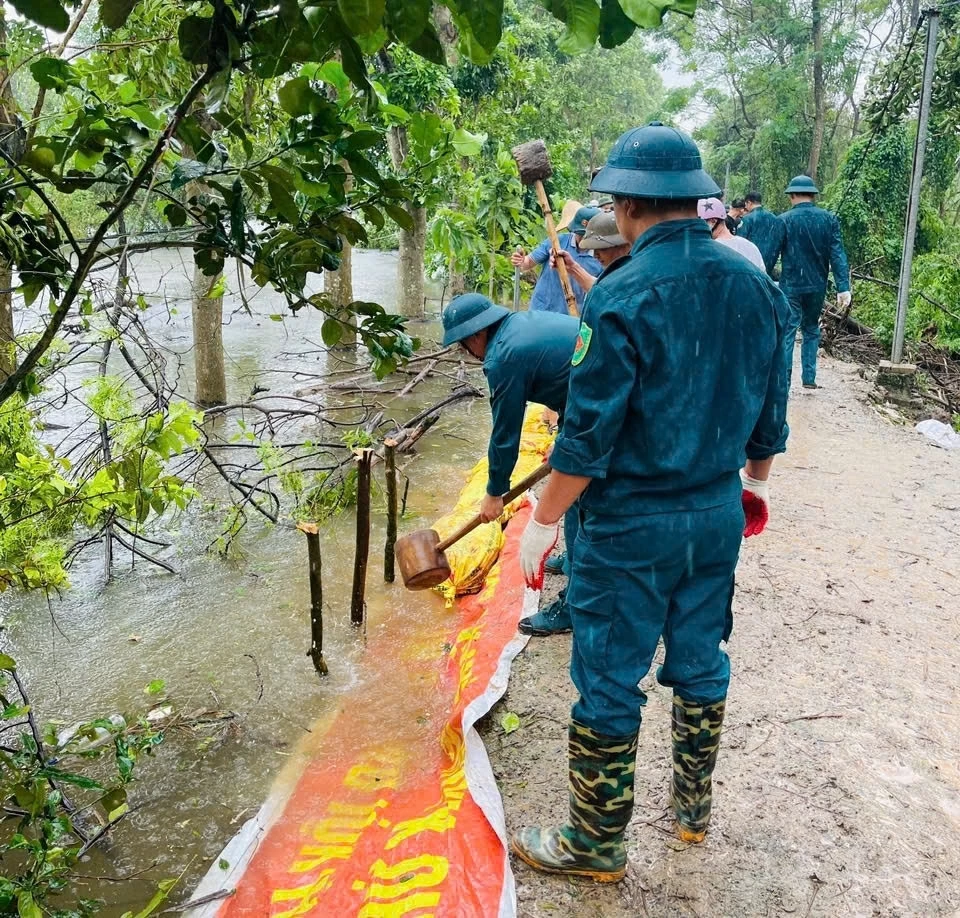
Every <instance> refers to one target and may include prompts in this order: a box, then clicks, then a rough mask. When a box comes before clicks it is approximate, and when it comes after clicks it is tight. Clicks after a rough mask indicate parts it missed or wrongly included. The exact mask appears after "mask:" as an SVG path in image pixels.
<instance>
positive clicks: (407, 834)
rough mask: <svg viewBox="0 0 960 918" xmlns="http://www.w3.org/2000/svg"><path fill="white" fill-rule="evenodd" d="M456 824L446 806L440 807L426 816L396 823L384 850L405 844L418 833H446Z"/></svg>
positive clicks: (455, 819)
mask: <svg viewBox="0 0 960 918" xmlns="http://www.w3.org/2000/svg"><path fill="white" fill-rule="evenodd" d="M456 824H457V817H456V816H454V815H453V813H451V812H450V810H449V808H447V807H446V806H440V807H439V809H436V810H433V811H432V812H430V813H427V814H426V816H418V817H417V818H416V819H405V820H403V822H398V823H397V824H396V825H395V826H394V827H393V831H392V832H391V833H390V838H389V839H387V843H386V844H385V845H384V848H385V849H386V850H387V851H390V850H392V849H393V848H396V847H397V845H399V844H400V843H401V842H405V841H406V840H407V839H408V838H412V837H413V836H414V835H417V834H418V833H420V832H448V831H449V830H450V829H452V828H453V827H454V826H455V825H456Z"/></svg>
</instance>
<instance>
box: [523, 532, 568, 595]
mask: <svg viewBox="0 0 960 918" xmlns="http://www.w3.org/2000/svg"><path fill="white" fill-rule="evenodd" d="M559 538H560V523H559V522H557V523H538V522H537V521H536V520H535V519H534V518H533V517H530V522H529V523H527V528H526V529H524V530H523V535H522V536H521V538H520V569H521V570H522V571H523V579H524V580H525V581H526V584H527V586H528V587H530V588H531V589H533V590H540V589H542V588H543V566H544V565H545V564H546V563H547V558H548V557H549V556H550V552H552V551H553V548H554V546H555V545H556V544H557V540H558V539H559Z"/></svg>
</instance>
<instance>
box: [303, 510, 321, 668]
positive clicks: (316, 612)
mask: <svg viewBox="0 0 960 918" xmlns="http://www.w3.org/2000/svg"><path fill="white" fill-rule="evenodd" d="M297 529H299V530H300V531H301V532H302V533H303V534H304V535H305V536H306V537H307V555H308V557H309V559H310V649H309V650H308V651H307V656H308V657H310V659H311V660H313V668H314V669H315V670H316V671H317V675H318V676H326V675H327V672H328V671H327V664H326V661H325V660H324V659H323V578H322V576H321V574H322V567H323V565H322V562H321V558H320V531H319V530H318V529H317V524H316V523H298V524H297Z"/></svg>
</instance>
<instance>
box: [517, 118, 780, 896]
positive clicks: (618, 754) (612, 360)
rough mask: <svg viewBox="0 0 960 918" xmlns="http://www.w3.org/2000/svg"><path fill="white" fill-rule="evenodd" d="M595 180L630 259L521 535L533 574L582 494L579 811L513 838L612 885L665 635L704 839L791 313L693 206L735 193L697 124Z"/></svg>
mask: <svg viewBox="0 0 960 918" xmlns="http://www.w3.org/2000/svg"><path fill="white" fill-rule="evenodd" d="M591 190H596V191H601V192H611V193H613V195H614V202H615V213H616V217H617V225H618V226H619V228H620V232H621V233H622V234H623V236H624V238H626V239H627V240H628V241H629V242H631V243H632V250H631V256H630V258H625V259H621V260H620V261H618V262H616V263H615V264H614V265H612V266H611V267H610V268H609V269H608V270H607V271H605V272H604V274H603V275H602V276H601V278H600V280H599V281H598V282H597V284H596V285H595V286H594V288H593V290H592V291H591V292H590V295H589V296H588V297H587V300H586V303H585V305H584V312H583V316H582V319H581V325H580V335H579V337H578V343H577V348H576V351H575V352H574V356H573V360H572V361H571V362H572V364H573V367H572V369H571V372H570V393H569V395H568V398H567V404H566V414H565V416H564V423H563V430H562V432H561V434H560V436H559V437H558V439H557V442H556V445H555V447H554V450H553V455H552V457H551V460H550V463H551V466H552V467H553V471H552V472H551V474H550V476H549V478H548V479H547V484H546V487H545V488H544V490H543V492H542V494H541V496H540V501H539V503H538V504H537V509H536V511H535V514H534V517H533V518H532V519H531V521H530V523H529V524H528V526H527V528H526V529H525V531H524V534H523V537H522V539H521V544H520V563H521V566H522V568H523V571H524V576H525V577H526V578H528V580H529V579H534V578H536V577H537V576H538V575H539V574H540V572H541V571H542V566H543V562H544V559H545V558H546V555H547V553H548V552H549V550H550V546H551V545H552V544H553V541H554V540H555V538H556V533H557V530H558V526H559V520H560V518H561V517H562V516H563V514H564V512H565V511H566V510H567V509H568V508H569V507H570V506H571V504H572V503H573V502H574V501H576V500H579V503H580V527H581V528H580V535H579V537H578V539H577V542H576V551H575V554H574V558H573V570H572V577H571V580H570V607H571V611H572V615H573V658H572V661H571V675H572V677H573V681H574V683H575V685H576V687H577V689H578V691H579V693H580V697H579V700H578V701H577V703H576V704H575V705H574V707H573V710H572V718H571V723H570V727H569V754H570V815H569V819H568V821H567V822H566V823H564V824H563V825H561V826H553V827H549V828H528V829H524V830H522V831H521V832H520V833H519V834H518V835H517V836H516V837H515V838H514V842H513V850H514V851H515V852H516V853H517V854H518V855H519V856H520V857H521V858H522V859H523V860H524V861H526V862H527V863H528V864H531V865H532V866H534V867H536V868H538V869H541V870H546V871H549V872H554V873H562V874H575V875H580V876H588V877H592V878H594V879H596V880H601V881H614V880H619V879H621V878H622V877H623V875H624V873H625V868H626V849H625V847H624V841H623V839H624V832H625V830H626V827H627V823H628V822H629V819H630V814H631V812H632V809H633V775H634V761H635V758H636V752H637V731H638V729H639V727H640V719H641V710H642V705H643V704H644V701H645V697H644V695H643V692H641V690H640V688H639V683H640V680H641V679H642V678H643V676H644V675H645V673H646V672H647V669H648V668H649V666H650V663H651V661H652V660H653V655H654V652H655V651H656V648H657V642H658V641H659V639H660V637H661V636H662V637H663V641H664V645H665V648H666V658H665V661H664V663H663V665H662V666H661V667H660V669H659V670H658V673H657V678H658V680H659V681H660V683H661V684H662V685H666V686H670V687H672V688H673V690H674V695H673V731H672V735H673V783H672V787H671V799H672V802H673V809H674V813H675V816H676V819H677V823H678V829H679V833H680V836H681V838H683V839H685V840H687V841H689V842H696V841H700V840H702V839H703V837H704V833H705V832H706V828H707V823H708V821H709V818H710V803H711V774H712V772H713V767H714V764H715V762H716V756H717V748H718V745H719V737H720V729H721V724H722V722H723V714H724V702H725V699H726V695H727V684H728V682H729V677H730V665H729V660H728V658H727V655H726V653H725V652H724V651H723V650H722V649H721V643H722V642H724V641H725V640H726V639H727V638H728V637H729V635H730V630H731V627H732V613H731V601H732V596H733V586H734V570H735V568H736V564H737V558H738V555H739V552H740V543H741V540H742V537H743V535H744V534H754V533H757V532H759V531H761V530H762V529H763V525H764V524H765V522H766V519H767V514H768V495H767V491H766V488H767V484H766V481H767V478H768V476H769V472H770V468H771V465H772V464H773V457H774V455H775V454H777V453H780V452H782V451H783V450H784V449H785V448H786V439H787V432H788V429H787V423H786V404H787V379H786V375H787V374H786V350H785V348H784V343H783V336H784V331H785V329H786V323H787V321H788V306H787V302H786V299H785V297H784V296H783V294H782V293H780V291H779V290H778V289H777V287H776V285H775V284H774V283H773V282H772V281H771V280H770V279H769V278H768V277H767V276H766V274H764V272H763V271H761V270H760V269H759V268H757V267H756V266H754V265H752V264H750V262H748V261H747V260H746V259H744V258H743V257H742V256H740V255H738V254H737V253H736V252H733V251H731V250H730V249H729V248H727V247H726V246H721V245H717V244H716V243H715V242H714V241H713V240H712V239H711V238H710V230H709V227H708V226H707V225H706V223H704V222H703V221H702V220H700V219H699V218H698V217H697V199H698V198H703V197H710V196H713V195H716V194H717V192H718V191H719V188H718V187H717V185H716V183H715V182H714V181H713V179H711V178H710V177H709V176H708V175H707V174H706V173H705V172H704V171H703V169H702V166H701V160H700V153H699V151H698V150H697V147H696V145H695V144H694V143H693V141H692V140H691V139H690V138H689V137H688V136H687V135H686V134H684V133H682V132H681V131H678V130H675V129H673V128H668V127H664V126H663V125H661V124H659V123H657V122H654V123H653V124H651V125H648V126H647V127H643V128H636V129H634V130H632V131H628V132H627V133H626V134H624V135H623V136H622V137H621V138H620V139H619V140H618V141H617V142H616V144H615V145H614V147H613V150H612V151H611V152H610V156H609V158H608V159H607V165H606V167H605V168H604V169H603V170H602V171H601V172H600V173H599V175H597V177H596V178H595V179H594V181H593V183H592V184H591ZM745 518H746V519H745ZM745 522H746V525H745Z"/></svg>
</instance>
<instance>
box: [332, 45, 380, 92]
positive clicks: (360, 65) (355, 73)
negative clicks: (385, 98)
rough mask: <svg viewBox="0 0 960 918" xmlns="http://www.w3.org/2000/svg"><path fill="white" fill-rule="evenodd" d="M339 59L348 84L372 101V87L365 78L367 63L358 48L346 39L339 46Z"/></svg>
mask: <svg viewBox="0 0 960 918" xmlns="http://www.w3.org/2000/svg"><path fill="white" fill-rule="evenodd" d="M340 58H341V60H342V62H343V72H344V73H345V74H346V75H347V76H348V77H350V82H351V83H353V85H354V86H356V87H357V89H359V90H361V91H362V92H365V93H366V94H367V98H368V100H370V101H371V102H372V101H373V87H372V86H371V85H370V80H369V79H368V78H367V62H366V61H365V60H364V58H363V52H362V51H361V50H360V46H359V45H358V44H357V43H356V42H355V41H354V40H353V39H352V38H349V37H347V38H346V40H345V41H344V42H343V44H342V45H341V46H340Z"/></svg>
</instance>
